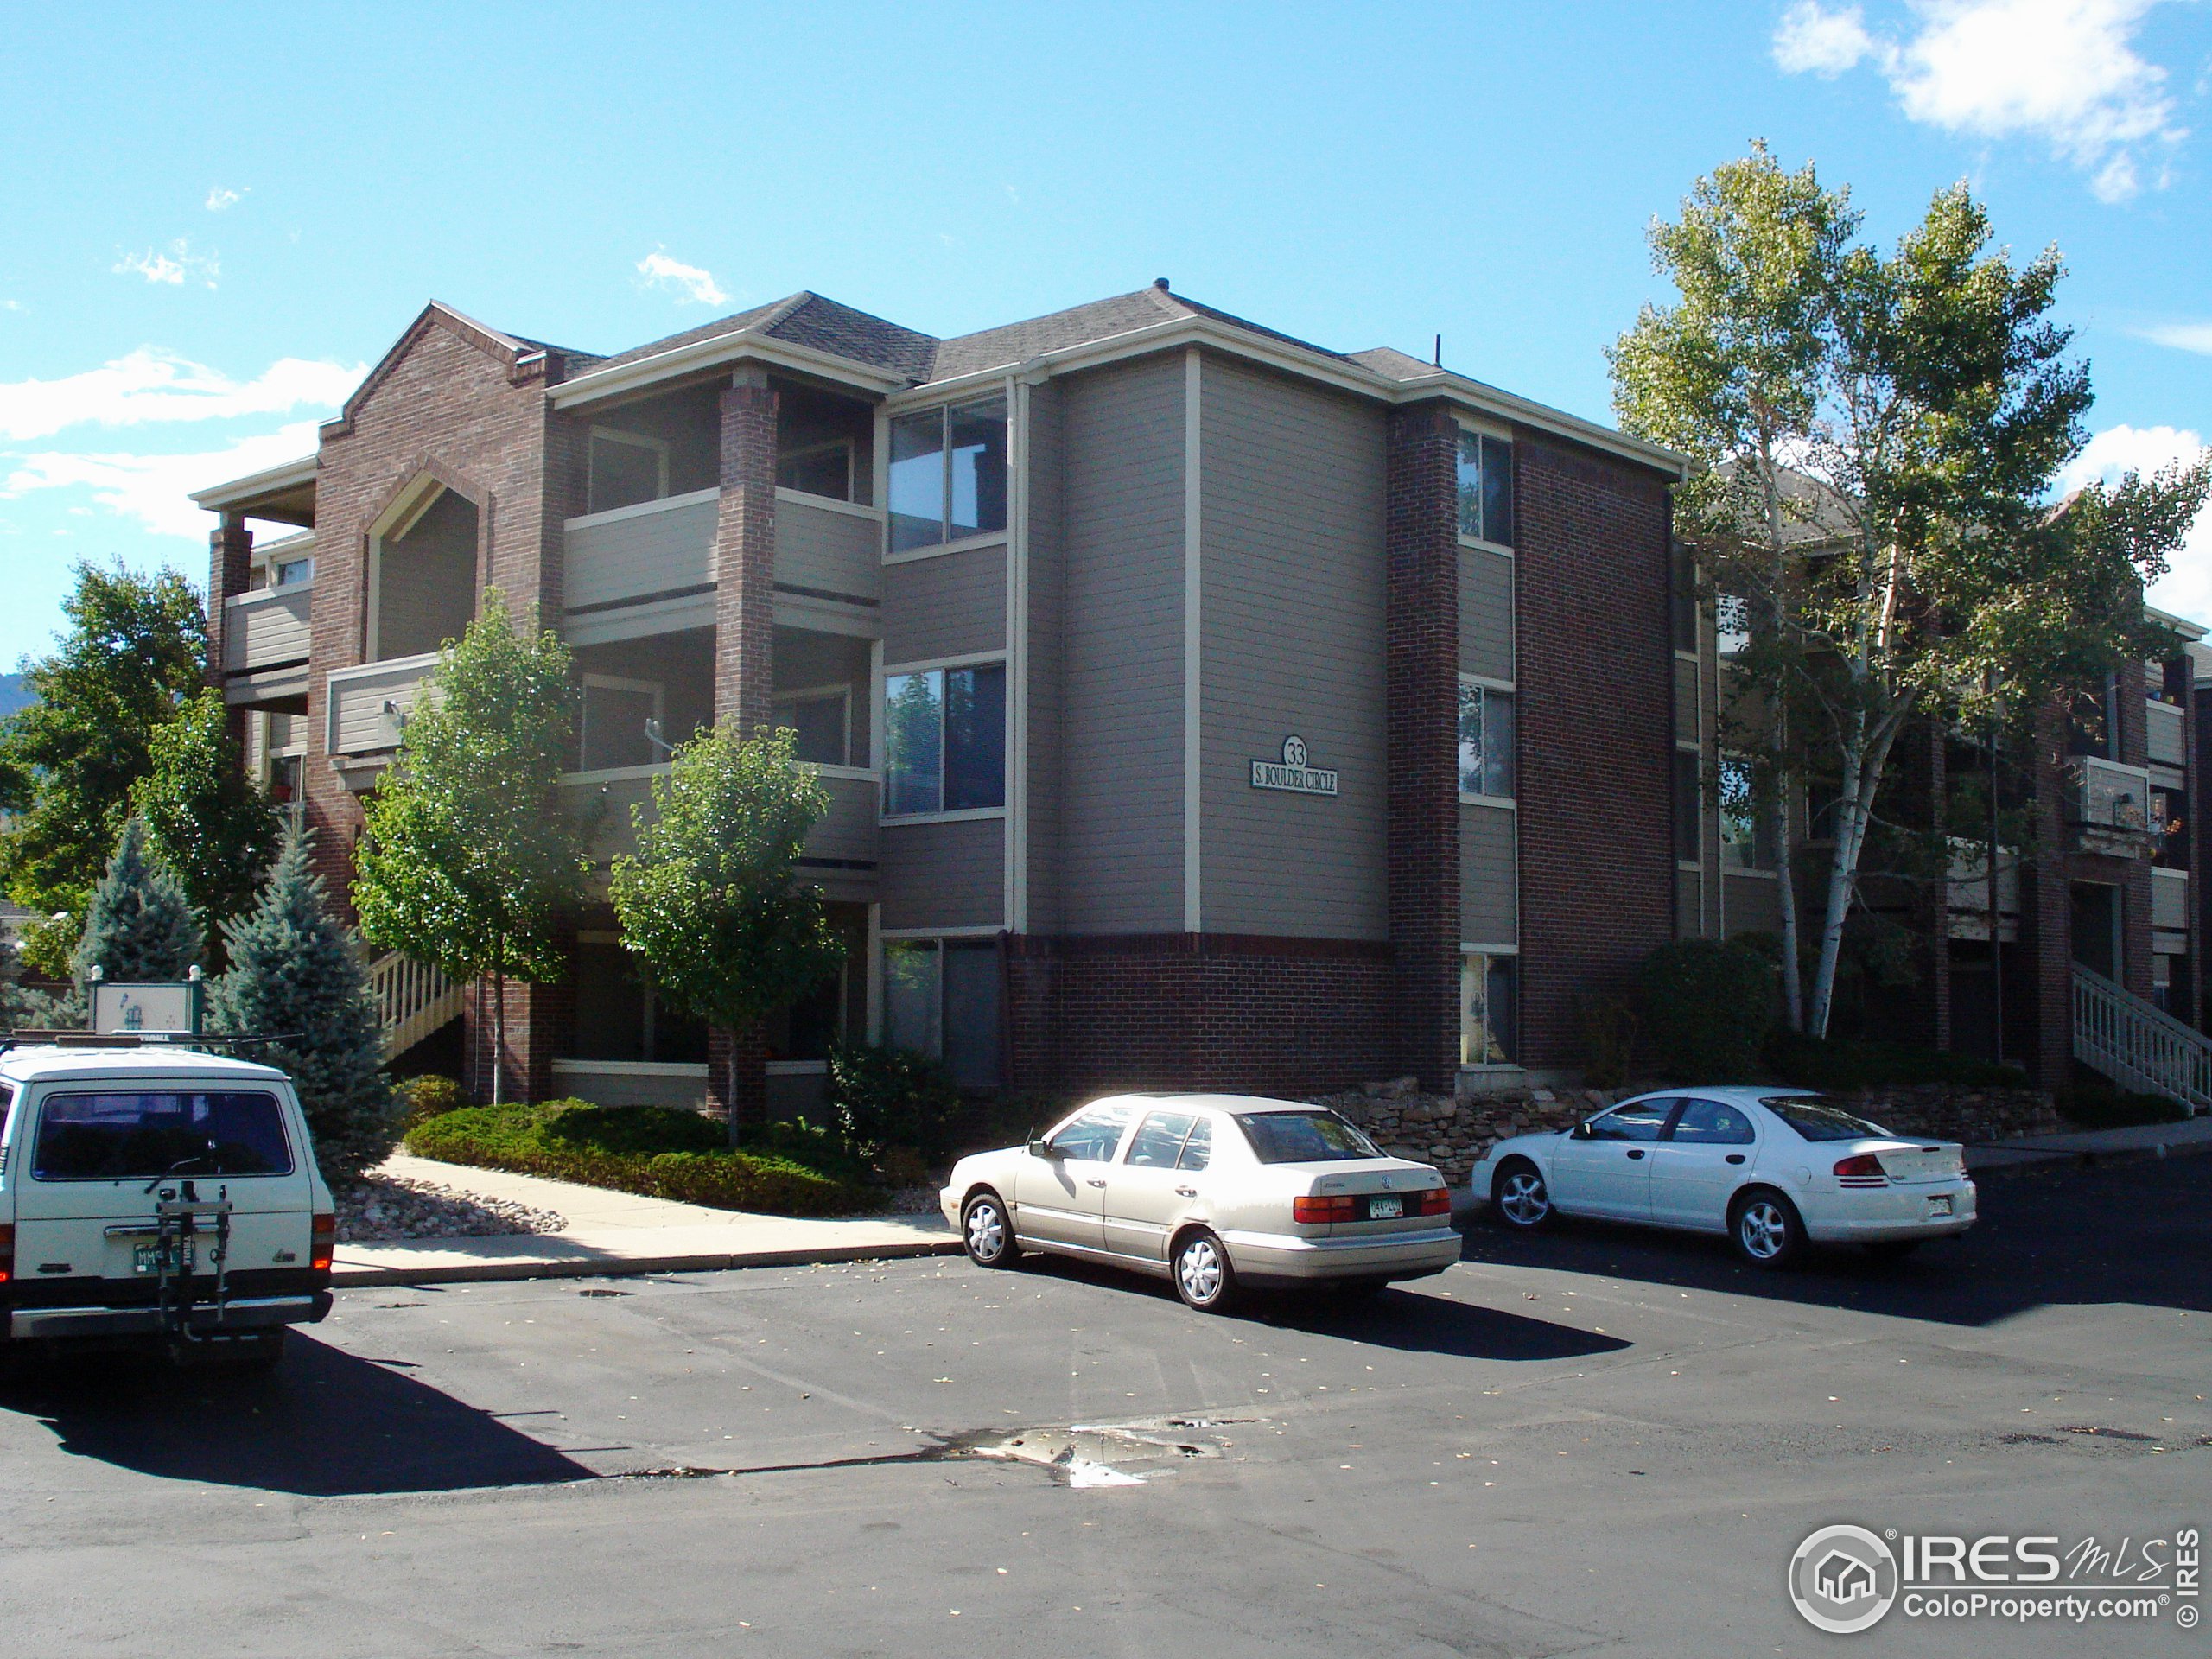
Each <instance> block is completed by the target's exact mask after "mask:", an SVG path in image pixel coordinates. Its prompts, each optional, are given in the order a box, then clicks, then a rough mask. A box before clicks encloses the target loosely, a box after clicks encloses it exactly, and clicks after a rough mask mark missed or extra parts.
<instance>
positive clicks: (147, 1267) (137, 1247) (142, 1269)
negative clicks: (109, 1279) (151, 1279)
mask: <svg viewBox="0 0 2212 1659" xmlns="http://www.w3.org/2000/svg"><path fill="white" fill-rule="evenodd" d="M161 1255H162V1247H161V1246H160V1245H159V1244H134V1245H133V1246H131V1249H130V1271H131V1272H133V1273H143V1274H154V1273H158V1272H160V1271H161ZM184 1270H185V1271H186V1272H187V1273H190V1272H191V1271H192V1246H191V1245H189V1244H187V1245H186V1246H185V1247H184Z"/></svg>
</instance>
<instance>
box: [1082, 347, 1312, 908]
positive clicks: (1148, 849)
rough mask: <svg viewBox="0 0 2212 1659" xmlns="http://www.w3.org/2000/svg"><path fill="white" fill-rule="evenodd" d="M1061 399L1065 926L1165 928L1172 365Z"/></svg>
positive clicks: (1176, 465)
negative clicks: (1063, 523) (1064, 535)
mask: <svg viewBox="0 0 2212 1659" xmlns="http://www.w3.org/2000/svg"><path fill="white" fill-rule="evenodd" d="M1062 397H1063V398H1064V410H1065V427H1064V429H1063V437H1064V442H1065V446H1066V456H1067V459H1066V464H1065V470H1064V473H1063V475H1062V476H1063V487H1064V489H1065V512H1066V525H1067V530H1066V543H1065V545H1066V560H1067V564H1066V575H1065V582H1066V586H1065V606H1066V611H1065V624H1064V629H1063V639H1064V640H1065V668H1064V674H1065V680H1064V687H1065V690H1064V691H1063V694H1062V700H1061V708H1062V717H1063V719H1064V720H1065V739H1064V741H1065V748H1064V750H1063V753H1062V757H1061V762H1060V777H1061V786H1062V790H1063V795H1062V803H1063V804H1062V810H1063V811H1064V813H1065V826H1066V827H1065V832H1064V834H1063V837H1062V848H1063V856H1064V858H1065V864H1064V867H1063V891H1064V893H1065V925H1066V928H1067V931H1070V932H1071V933H1167V932H1179V931H1181V930H1182V926H1183V362H1182V359H1180V358H1179V357H1166V358H1154V359H1145V360H1142V361H1140V362H1136V363H1133V364H1130V365H1127V366H1126V367H1123V366H1116V367H1114V368H1109V369H1101V370H1097V371H1095V372H1091V373H1088V374H1083V375H1077V376H1074V377H1071V378H1070V379H1069V380H1068V382H1067V383H1066V385H1065V391H1064V392H1063V393H1062ZM1278 741H1280V740H1278Z"/></svg>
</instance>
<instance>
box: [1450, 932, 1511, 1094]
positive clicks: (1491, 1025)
mask: <svg viewBox="0 0 2212 1659" xmlns="http://www.w3.org/2000/svg"><path fill="white" fill-rule="evenodd" d="M1520 968H1521V964H1520V959H1519V958H1518V957H1512V956H1507V955H1503V954H1498V953H1494V952H1491V951H1483V950H1468V951H1464V952H1462V953H1461V955H1460V957H1459V1064H1460V1065H1512V1064H1514V1060H1515V1057H1516V1055H1517V1054H1518V1053H1519V1052H1520V1050H1519V1046H1518V1045H1517V1044H1516V1040H1515V1035H1514V1032H1515V1025H1516V1002H1517V1001H1518V1000H1519V998H1518V993H1519V990H1520Z"/></svg>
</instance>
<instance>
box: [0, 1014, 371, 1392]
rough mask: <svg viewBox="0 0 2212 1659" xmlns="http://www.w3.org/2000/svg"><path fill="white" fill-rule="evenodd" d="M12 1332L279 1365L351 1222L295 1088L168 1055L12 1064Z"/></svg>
mask: <svg viewBox="0 0 2212 1659" xmlns="http://www.w3.org/2000/svg"><path fill="white" fill-rule="evenodd" d="M0 1124H3V1125H4V1127H0V1320H4V1325H0V1335H4V1337H5V1338H6V1339H7V1340H8V1342H10V1344H21V1343H35V1344H53V1343H79V1342H84V1341H87V1340H114V1339H118V1338H121V1339H124V1340H142V1341H143V1340H152V1341H155V1342H162V1343H166V1344H168V1345H169V1347H170V1349H171V1350H172V1351H174V1352H176V1353H178V1354H180V1355H181V1354H185V1353H194V1352H197V1353H205V1354H207V1355H210V1356H213V1357H223V1358H226V1359H229V1360H232V1361H234V1362H241V1363H247V1364H262V1365H266V1364H274V1363H276V1362H277V1360H278V1359H279V1358H280V1357H282V1356H283V1344H284V1327H285V1326H286V1325H297V1324H302V1323H308V1322H312V1321H315V1320H318V1319H321V1318H322V1317H323V1316H324V1315H325V1314H326V1313H328V1312H329V1311H330V1261H331V1252H332V1248H333V1245H334V1241H335V1238H336V1222H337V1217H336V1213H335V1208H334V1205H333V1204H332V1202H331V1197H330V1189H329V1187H328V1186H327V1185H324V1183H323V1179H322V1176H321V1173H320V1172H319V1171H318V1170H317V1169H316V1168H315V1151H314V1147H313V1144H312V1143H311V1142H310V1141H309V1140H308V1128H307V1120H306V1119H305V1117H303V1116H302V1114H301V1111H300V1103H299V1098H298V1096H296V1095H295V1094H294V1093H293V1090H292V1084H291V1081H290V1079H289V1078H288V1077H285V1075H284V1074H283V1072H282V1071H277V1070H275V1069H274V1068H272V1067H270V1066H266V1065H255V1064H253V1063H252V1062H251V1061H247V1060H238V1059H232V1058H226V1057H222V1056H219V1055H213V1054H200V1053H194V1052H189V1051H187V1050H183V1049H173V1048H167V1047H160V1046H150V1045H149V1046H133V1047H97V1046H86V1047H78V1046H68V1047H43V1046H42V1047H35V1048H32V1047H25V1048H10V1049H8V1050H6V1051H5V1052H0Z"/></svg>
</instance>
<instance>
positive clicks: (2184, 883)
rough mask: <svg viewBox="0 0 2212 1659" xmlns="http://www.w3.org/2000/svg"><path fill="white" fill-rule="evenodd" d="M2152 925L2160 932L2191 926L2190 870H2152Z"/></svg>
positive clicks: (2183, 929) (2184, 928) (2182, 929)
mask: <svg viewBox="0 0 2212 1659" xmlns="http://www.w3.org/2000/svg"><path fill="white" fill-rule="evenodd" d="M2151 925H2152V927H2153V928H2155V929H2157V930H2158V931H2160V932H2182V931H2186V930H2187V928H2188V926H2189V872H2188V871H2187V870H2152V872H2151Z"/></svg>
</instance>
